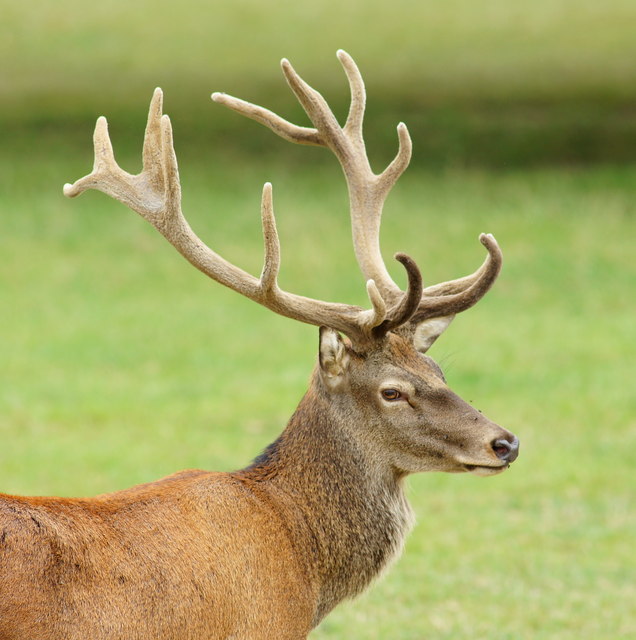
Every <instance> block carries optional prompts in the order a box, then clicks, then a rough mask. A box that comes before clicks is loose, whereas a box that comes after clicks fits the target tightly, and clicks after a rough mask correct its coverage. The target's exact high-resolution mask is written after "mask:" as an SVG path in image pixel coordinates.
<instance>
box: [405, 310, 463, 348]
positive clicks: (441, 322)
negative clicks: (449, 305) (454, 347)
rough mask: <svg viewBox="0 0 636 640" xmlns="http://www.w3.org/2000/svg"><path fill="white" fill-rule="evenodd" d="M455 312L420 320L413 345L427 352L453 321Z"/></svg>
mask: <svg viewBox="0 0 636 640" xmlns="http://www.w3.org/2000/svg"><path fill="white" fill-rule="evenodd" d="M454 317H455V314H452V315H450V316H440V317H439V318H429V319H428V320H423V321H422V322H420V323H419V324H418V325H417V327H415V331H414V333H413V346H414V347H415V348H416V349H417V350H418V351H420V352H421V353H426V352H427V351H428V350H429V348H430V346H431V345H432V344H433V342H435V340H437V338H439V337H440V336H441V335H442V333H444V331H446V328H447V327H448V325H449V324H450V323H451V322H452V321H453V318H454Z"/></svg>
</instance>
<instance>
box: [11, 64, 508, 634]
mask: <svg viewBox="0 0 636 640" xmlns="http://www.w3.org/2000/svg"><path fill="white" fill-rule="evenodd" d="M338 57H339V59H340V62H341V63H342V66H343V67H344V71H345V73H346V75H347V77H348V80H349V84H350V86H351V108H350V111H349V115H348V118H347V121H346V124H345V125H344V127H340V126H339V124H338V122H337V121H336V118H335V117H334V115H333V113H332V112H331V110H330V109H329V107H328V105H327V103H326V102H325V100H324V99H323V97H322V96H321V95H320V94H319V93H318V92H317V91H315V90H314V89H312V88H311V87H310V86H308V85H307V84H306V83H305V82H304V81H303V80H302V79H301V78H300V77H299V76H298V75H297V74H296V72H295V71H294V69H293V68H292V66H291V65H290V64H289V62H288V61H287V60H283V62H282V68H283V72H284V74H285V77H286V78H287V82H288V83H289V85H290V87H291V89H292V91H293V92H294V93H295V94H296V97H297V98H298V100H299V101H300V103H301V104H302V106H303V107H304V109H305V111H306V112H307V115H308V116H309V118H310V120H311V121H312V123H313V125H314V127H315V128H306V127H300V126H296V125H294V124H291V123H290V122H287V121H286V120H283V119H282V118H280V117H279V116H277V115H275V114H274V113H272V112H270V111H268V110H266V109H263V108H262V107H258V106H255V105H252V104H249V103H247V102H243V101H242V100H238V99H236V98H232V97H230V96H227V95H225V94H216V93H215V94H214V95H213V96H212V97H213V99H214V100H215V101H216V102H219V103H221V104H224V105H226V106H227V107H230V108H231V109H234V110H235V111H238V112H239V113H242V114H243V115H246V116H248V117H250V118H253V119H255V120H257V121H259V122H261V123H263V124H265V125H266V126H268V127H269V128H271V129H272V130H273V131H274V132H275V133H277V134H278V135H280V136H282V137H283V138H285V139H287V140H290V141H292V142H297V143H300V144H309V145H318V146H324V147H328V148H329V149H331V150H332V151H333V153H334V154H335V155H336V157H337V158H338V160H339V162H340V164H341V165H342V169H343V170H344V174H345V176H346V181H347V185H348V188H349V196H350V204H351V221H352V227H353V244H354V250H355V254H356V257H357V261H358V263H359V266H360V269H361V270H362V273H363V275H364V277H365V279H366V281H367V285H366V286H367V292H368V295H369V298H370V303H371V304H370V306H371V308H370V309H364V308H361V307H357V306H350V305H347V304H339V303H332V302H324V301H321V300H313V299H309V298H305V297H303V296H300V295H297V294H294V293H289V292H287V291H283V290H282V289H280V288H279V286H278V284H277V273H278V268H279V262H280V258H279V243H278V237H277V232H276V225H275V222H274V214H273V210H272V193H271V186H270V185H269V184H266V185H265V188H264V190H263V198H262V223H263V234H264V238H265V260H264V267H263V272H262V274H261V276H260V278H255V277H254V276H252V275H250V274H249V273H246V272H245V271H243V270H241V269H240V268H238V267H236V266H234V265H233V264H230V263H229V262H227V261H226V260H224V259H223V258H222V257H221V256H219V255H218V254H217V253H215V252H214V251H213V250H212V249H210V248H209V247H207V246H206V245H205V244H204V243H203V242H202V241H201V240H200V239H199V238H198V237H197V236H196V235H195V233H194V232H193V231H192V229H191V228H190V226H189V225H188V223H187V221H186V219H185V218H184V216H183V214H182V212H181V194H180V185H179V176H178V172H177V160H176V157H175V153H174V149H173V143H172V130H171V126H170V120H169V118H168V116H166V115H162V94H161V91H160V90H159V89H157V90H156V91H155V94H154V97H153V99H152V102H151V105H150V113H149V116H148V124H147V128H146V135H145V139H144V145H143V171H142V172H141V173H140V174H139V175H131V174H128V173H126V172H125V171H123V170H122V169H121V168H120V167H119V166H118V165H117V163H116V162H115V159H114V156H113V150H112V147H111V143H110V140H109V136H108V131H107V125H106V120H105V119H104V118H99V120H98V121H97V126H96V129H95V137H94V142H95V166H94V169H93V172H92V173H91V174H90V175H88V176H86V177H84V178H82V179H80V180H78V181H77V182H75V183H74V184H72V185H66V186H65V187H64V193H65V194H66V195H67V196H70V197H74V196H77V195H79V194H80V193H82V192H83V191H85V190H86V189H98V190H100V191H103V192H104V193H106V194H108V195H109V196H112V197H113V198H115V199H117V200H119V201H121V202H122V203H124V204H126V205H128V206H129V207H130V208H131V209H133V210H134V211H136V212H137V213H139V214H140V215H141V216H142V217H144V218H145V219H146V220H147V221H148V222H150V223H151V224H152V225H153V226H154V227H156V228H157V230H158V231H159V232H160V233H161V234H162V235H163V236H165V237H166V239H167V240H168V241H169V242H170V243H171V244H172V245H174V247H175V248H176V249H177V250H178V251H179V252H180V253H181V254H182V255H183V256H184V257H185V258H186V259H187V260H189V261H190V262H191V263H192V264H193V265H194V266H195V267H197V268H198V269H200V270H201V271H203V273H205V274H206V275H208V276H210V277H211V278H212V279H214V280H216V281H217V282H220V283H221V284H223V285H225V286H227V287H230V288H231V289H233V290H234V291H237V292H238V293H240V294H242V295H244V296H247V297H248V298H250V299H252V300H254V301H255V302H258V303H260V304H262V305H264V306H265V307H267V308H269V309H271V310H272V311H275V312H276V313H279V314H281V315H284V316H287V317H289V318H293V319H296V320H300V321H301V322H306V323H309V324H313V325H316V326H319V327H320V340H319V357H318V362H317V364H316V367H315V370H314V372H313V375H312V377H311V382H310V385H309V390H308V391H307V393H306V395H305V396H304V398H303V399H302V400H301V402H300V404H299V406H298V408H297V410H296V412H295V413H294V415H293V416H292V418H291V419H290V421H289V424H288V425H287V427H286V428H285V430H284V431H283V433H282V435H281V436H280V437H279V438H278V439H277V440H276V441H275V442H274V443H273V444H271V445H270V446H269V447H268V448H267V449H266V450H265V452H264V453H263V454H262V455H260V456H259V457H258V458H256V459H255V460H254V462H253V463H252V464H251V465H249V466H248V467H246V468H245V469H241V470H240V471H235V472H233V473H214V472H208V471H183V472H180V473H176V474H175V475H172V476H169V477H167V478H164V479H162V480H158V481H156V482H151V483H149V484H145V485H141V486H137V487H133V488H132V489H128V490H125V491H119V492H117V493H112V494H106V495H101V496H97V497H95V498H92V499H83V498H78V499H70V498H39V497H35V498H33V497H32V498H25V497H17V496H9V495H3V496H2V497H1V499H0V576H1V578H0V638H1V639H2V640H18V639H19V640H27V639H28V640H53V639H56V640H61V639H64V640H88V639H90V640H106V639H108V640H113V639H117V638H119V639H122V640H124V639H125V640H135V639H138V640H174V639H177V638H179V639H180V640H186V639H192V640H194V639H202V640H203V639H205V640H211V639H219V640H220V639H230V638H234V639H241V640H257V639H267V640H271V639H272V638H276V639H277V640H284V639H289V640H299V639H301V638H306V637H307V634H308V633H309V632H310V630H311V629H312V628H314V627H315V626H316V625H317V624H318V623H319V622H320V621H321V620H322V619H323V618H324V616H325V615H326V614H327V613H329V611H331V609H333V607H334V606H336V605H337V604H338V603H339V602H340V601H341V600H343V599H344V598H349V597H352V596H355V595H356V594H358V593H360V592H361V591H362V590H363V589H364V588H365V587H366V586H367V585H368V584H369V583H370V581H371V580H372V579H373V578H374V577H375V576H377V575H378V574H379V573H380V572H381V571H382V569H383V568H384V567H385V566H386V565H387V563H389V562H390V561H391V560H392V559H393V558H395V557H396V556H397V555H398V554H399V553H400V550H401V547H402V543H403V540H404V538H405V535H406V533H407V532H408V530H409V527H410V526H411V521H412V516H411V511H410V508H409V505H408V502H407V500H406V497H405V495H404V478H405V476H407V475H408V474H410V473H414V472H418V471H448V472H462V471H469V472H472V473H475V474H478V475H493V474H496V473H499V472H501V471H503V470H504V469H506V468H507V467H508V466H509V464H510V463H511V462H512V461H513V460H514V459H515V458H516V457H517V451H518V441H517V439H516V438H515V436H514V435H513V434H512V433H510V432H509V431H506V430H505V429H502V428H501V427H499V426H497V425H496V424H494V423H493V422H491V421H490V420H488V419H487V418H486V417H484V416H483V415H481V414H480V413H479V412H478V411H476V410H475V409H473V408H472V407H471V406H470V405H469V404H467V403H466V402H464V401H463V400H462V399H460V398H459V397H458V396H457V395H455V394H454V393H453V392H452V391H451V390H450V389H449V388H448V387H447V386H446V383H445V381H444V377H443V375H442V373H441V371H440V369H439V367H438V366H437V365H436V364H435V363H434V362H433V360H431V359H430V358H429V357H428V356H426V355H424V353H425V352H426V350H427V349H428V348H429V347H430V346H431V344H432V343H433V341H434V340H435V339H436V338H437V337H438V336H439V335H440V334H441V333H442V331H444V329H445V328H446V327H447V326H448V324H449V322H450V321H451V320H452V318H453V317H454V316H455V314H457V313H459V312H460V311H464V310H465V309H468V308H469V307H471V306H472V305H474V304H475V303H476V302H477V301H478V300H479V299H480V298H481V297H482V296H483V295H484V294H485V293H486V291H487V290H488V289H489V288H490V286H491V285H492V284H493V282H494V280H495V279H496V277H497V275H498V273H499V270H500V267H501V260H502V256H501V252H500V250H499V247H498V245H497V243H496V241H495V239H494V238H493V237H492V236H491V235H482V236H481V237H480V240H481V242H482V244H483V245H484V246H485V247H486V249H487V251H488V256H487V257H486V260H485V262H484V264H483V265H482V266H481V268H480V269H478V270H477V271H476V272H475V273H474V274H472V275H469V276H467V277H464V278H460V279H457V280H452V281H449V282H444V283H441V284H437V285H434V286H430V287H427V288H425V289H423V288H422V280H421V276H420V272H419V271H418V268H417V266H416V265H415V263H414V262H413V261H412V260H411V259H410V258H409V257H408V256H406V255H403V254H398V255H397V256H396V258H397V260H398V261H399V262H401V263H402V265H403V266H404V268H405V270H406V273H407V276H408V286H407V289H406V291H404V292H403V291H401V290H400V288H399V287H398V286H397V285H396V284H395V282H394V281H393V280H392V279H391V277H390V276H389V274H388V272H387V270H386V268H385V265H384V263H383V261H382V257H381V254H380V246H379V227H380V216H381V213H382V205H383V202H384V200H385V198H386V196H387V194H388V193H389V190H390V189H391V187H392V186H393V185H394V183H395V182H396V180H397V179H398V177H399V176H400V175H401V173H402V172H403V171H404V169H405V168H406V166H407V164H408V162H409V159H410V154H411V141H410V138H409V135H408V132H407V129H406V127H405V126H404V125H403V124H400V125H399V126H398V137H399V151H398V153H397V156H396V157H395V159H394V160H393V161H392V162H391V163H390V164H389V166H388V167H387V168H386V169H385V170H384V171H383V172H382V173H381V174H379V175H376V174H374V173H373V172H372V171H371V168H370V166H369V161H368V159H367V156H366V152H365V146H364V142H363V138H362V119H363V112H364V106H365V91H364V85H363V82H362V78H361V76H360V72H359V71H358V69H357V67H356V65H355V64H354V62H353V60H352V59H351V58H350V57H349V56H348V55H347V54H346V53H344V52H342V51H341V52H339V53H338Z"/></svg>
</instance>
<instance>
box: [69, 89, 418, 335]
mask: <svg viewBox="0 0 636 640" xmlns="http://www.w3.org/2000/svg"><path fill="white" fill-rule="evenodd" d="M162 103H163V94H162V92H161V90H160V89H156V90H155V93H154V95H153V98H152V101H151V103H150V110H149V113H148V124H147V126H146V134H145V137H144V144H143V169H142V172H141V173H140V174H138V175H131V174H129V173H127V172H126V171H124V170H123V169H121V168H120V167H119V165H118V164H117V162H116V161H115V156H114V153H113V148H112V144H111V141H110V138H109V135H108V125H107V122H106V118H104V117H100V118H99V119H98V120H97V124H96V127H95V134H94V137H93V140H94V147H95V163H94V166H93V171H92V172H91V173H90V174H89V175H87V176H85V177H84V178H81V179H79V180H77V181H76V182H75V183H74V184H66V185H65V186H64V195H66V196H68V197H71V198H72V197H75V196H77V195H79V194H81V193H82V192H84V191H86V190H87V189H97V190H99V191H102V192H104V193H106V194H107V195H109V196H111V197H113V198H115V199H116V200H119V201H120V202H122V203H123V204H125V205H127V206H128V207H130V208H131V209H132V210H134V211H136V212H137V213H138V214H139V215H141V216H142V217H143V218H144V219H146V220H147V221H148V222H150V224H152V225H153V226H154V227H155V228H156V229H157V230H158V231H159V232H160V233H161V234H162V235H163V236H164V237H165V238H166V239H167V240H168V241H169V242H170V243H171V244H172V245H173V246H174V247H175V248H176V249H177V250H178V251H179V253H181V254H182V255H183V256H184V257H185V258H186V259H187V260H188V261H189V262H190V263H191V264H193V265H194V266H195V267H196V268H197V269H199V270H200V271H202V272H203V273H205V274H206V275H207V276H209V277H210V278H212V279H214V280H216V281H217V282H220V283H221V284H223V285H225V286H226V287H229V288H230V289H232V290H234V291H236V292H238V293H240V294H242V295H244V296H246V297H248V298H250V299H251V300H254V301H255V302H258V303H259V304H262V305H263V306H265V307H267V308H268V309H271V310H272V311H275V312H276V313H279V314H281V315H283V316H287V317H289V318H293V319H296V320H300V321H301V322H306V323H309V324H313V325H317V326H320V325H326V326H329V327H332V328H334V329H337V330H339V331H342V332H343V333H345V334H346V335H348V336H349V337H350V338H351V340H352V341H353V342H354V343H356V344H357V345H359V346H363V345H365V344H367V343H369V342H370V341H372V340H373V339H374V338H377V337H378V336H379V335H381V334H383V333H386V331H389V330H390V329H391V328H393V327H396V326H400V325H401V324H403V323H404V322H406V321H407V320H408V318H410V317H411V315H413V313H414V312H415V311H416V309H417V306H418V304H419V300H420V298H421V295H422V279H421V275H420V273H419V270H418V269H417V266H416V265H415V263H414V262H413V261H412V260H411V259H410V258H408V257H407V256H404V255H402V254H398V255H397V256H396V259H397V260H398V261H399V262H401V263H402V264H403V265H404V268H405V269H406V271H407V275H408V279H409V287H408V289H407V291H406V293H404V294H402V295H400V299H399V300H398V302H397V303H395V304H393V306H392V307H391V308H387V304H386V301H385V299H384V297H383V296H382V294H381V293H380V292H379V291H378V287H377V286H376V285H375V283H374V282H373V281H372V280H370V281H369V282H368V283H367V291H368V294H369V298H370V300H371V304H372V309H369V310H364V309H363V308H361V307H358V306H352V305H347V304H340V303H331V302H324V301H321V300H313V299H311V298H305V297H303V296H299V295H295V294H292V293H288V292H286V291H283V290H281V289H280V288H279V287H278V282H277V278H278V271H279V267H280V245H279V241H278V233H277V231H276V222H275V218H274V211H273V203H272V187H271V185H270V184H269V183H267V184H265V186H264V188H263V195H262V201H261V215H262V225H263V236H264V241H265V258H264V266H263V271H262V274H261V277H260V278H255V277H254V276H252V275H250V274H249V273H247V272H246V271H243V270H242V269H240V268H239V267H237V266H235V265H233V264H231V263H230V262H228V261H226V260H225V259H223V258H222V257H221V256H220V255H219V254H217V253H216V252H214V251H213V250H212V249H210V248H209V247H208V246H207V245H206V244H205V243H204V242H203V241H202V240H201V239H200V238H199V237H198V236H197V235H196V234H195V233H194V232H193V231H192V229H191V228H190V225H189V224H188V222H187V221H186V219H185V217H184V216H183V213H182V211H181V186H180V183H179V172H178V168H177V158H176V155H175V152H174V146H173V138H172V127H171V124H170V119H169V117H168V116H167V115H162Z"/></svg>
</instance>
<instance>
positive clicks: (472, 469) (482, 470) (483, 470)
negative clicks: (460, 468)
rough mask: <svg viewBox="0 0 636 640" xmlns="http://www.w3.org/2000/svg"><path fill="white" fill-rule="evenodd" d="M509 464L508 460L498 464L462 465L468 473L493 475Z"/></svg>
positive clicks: (503, 469)
mask: <svg viewBox="0 0 636 640" xmlns="http://www.w3.org/2000/svg"><path fill="white" fill-rule="evenodd" d="M509 466H510V463H509V462H504V463H503V464H498V465H480V464H466V465H464V468H465V469H466V471H468V473H472V474H473V475H476V476H494V475H497V474H498V473H501V472H502V471H505V470H506V469H507V468H508V467H509Z"/></svg>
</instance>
